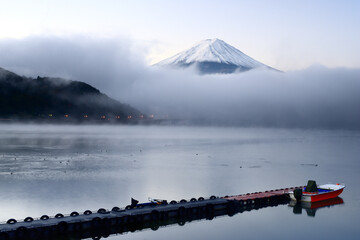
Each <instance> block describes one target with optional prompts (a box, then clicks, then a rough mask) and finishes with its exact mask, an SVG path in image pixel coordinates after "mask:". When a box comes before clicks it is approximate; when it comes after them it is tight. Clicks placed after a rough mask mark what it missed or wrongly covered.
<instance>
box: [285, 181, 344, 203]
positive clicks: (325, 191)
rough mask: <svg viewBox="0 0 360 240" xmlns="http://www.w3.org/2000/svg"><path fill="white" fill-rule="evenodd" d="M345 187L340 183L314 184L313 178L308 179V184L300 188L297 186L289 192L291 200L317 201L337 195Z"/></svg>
mask: <svg viewBox="0 0 360 240" xmlns="http://www.w3.org/2000/svg"><path fill="white" fill-rule="evenodd" d="M344 188H345V185H342V184H339V183H337V184H331V183H328V184H324V185H319V186H318V185H316V182H315V181H313V180H309V181H308V185H307V186H306V187H305V188H303V189H301V188H297V189H295V190H294V191H291V192H289V194H290V198H291V199H292V200H297V201H302V202H318V201H323V200H327V199H331V198H335V197H337V196H339V195H340V194H341V193H342V192H343V190H344Z"/></svg>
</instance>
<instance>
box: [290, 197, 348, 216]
mask: <svg viewBox="0 0 360 240" xmlns="http://www.w3.org/2000/svg"><path fill="white" fill-rule="evenodd" d="M341 204H344V200H343V199H342V198H340V197H336V198H332V199H328V200H324V201H319V202H297V201H290V203H289V207H292V208H293V213H294V214H301V213H302V210H303V209H305V211H306V214H307V215H308V216H309V217H315V214H316V211H317V210H318V209H321V208H325V207H332V206H335V205H341Z"/></svg>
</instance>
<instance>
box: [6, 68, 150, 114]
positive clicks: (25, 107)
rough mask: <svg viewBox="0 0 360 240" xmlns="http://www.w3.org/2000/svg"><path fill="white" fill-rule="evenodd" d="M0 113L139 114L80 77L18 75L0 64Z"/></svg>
mask: <svg viewBox="0 0 360 240" xmlns="http://www.w3.org/2000/svg"><path fill="white" fill-rule="evenodd" d="M0 117H1V118H11V119H13V118H16V119H58V120H61V119H66V120H69V119H73V120H91V119H93V120H101V119H102V120H109V119H116V120H120V119H121V120H125V119H127V120H128V119H132V118H133V119H136V118H143V115H142V114H141V113H140V112H139V111H138V110H137V109H135V108H133V107H131V106H129V105H128V104H122V103H120V102H118V101H116V100H114V99H112V98H110V97H108V96H106V95H105V94H103V93H101V92H100V91H99V90H98V89H96V88H94V87H92V86H90V85H89V84H86V83H84V82H80V81H71V80H65V79H61V78H47V77H44V78H42V77H37V78H35V79H32V78H27V77H22V76H19V75H17V74H15V73H12V72H9V71H7V70H5V69H2V68H0Z"/></svg>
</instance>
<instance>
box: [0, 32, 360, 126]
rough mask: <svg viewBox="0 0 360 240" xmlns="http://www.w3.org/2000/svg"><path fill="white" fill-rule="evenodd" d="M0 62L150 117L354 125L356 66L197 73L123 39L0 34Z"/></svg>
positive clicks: (359, 83)
mask: <svg viewBox="0 0 360 240" xmlns="http://www.w3.org/2000/svg"><path fill="white" fill-rule="evenodd" d="M0 54H1V55H2V56H4V57H2V58H0V66H1V67H4V68H7V69H9V70H13V71H15V72H16V73H19V74H24V75H27V76H34V77H36V76H37V75H40V76H52V77H65V78H70V79H74V80H80V81H84V82H86V83H89V84H91V85H93V86H95V87H97V88H99V89H100V91H102V92H104V93H106V94H108V95H109V96H110V97H113V98H115V99H117V100H120V101H121V102H125V103H129V104H130V105H132V106H134V107H137V108H138V109H139V110H140V111H142V112H144V113H147V114H155V117H157V118H169V119H179V120H185V121H188V122H191V123H196V124H206V125H232V126H266V127H267V126H270V127H300V128H337V129H354V128H356V129H359V128H360V111H358V107H357V106H358V105H359V103H360V70H359V69H346V68H336V69H329V68H326V67H323V66H316V65H315V66H312V67H309V68H308V69H304V70H298V71H291V72H286V73H282V72H275V71H264V70H254V71H249V72H245V73H237V74H229V75H221V74H220V75H198V74H196V71H195V70H194V69H192V68H189V69H186V70H180V71H177V70H170V69H162V68H157V67H151V66H147V65H146V64H145V61H144V59H145V55H146V48H137V46H136V45H135V44H134V43H133V42H132V41H131V40H129V39H126V38H121V39H96V38H92V39H91V38H86V37H81V36H78V37H72V38H66V39H65V38H59V37H47V38H46V37H45V38H44V37H29V38H25V39H22V40H0Z"/></svg>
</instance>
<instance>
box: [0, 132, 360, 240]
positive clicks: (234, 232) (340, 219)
mask: <svg viewBox="0 0 360 240" xmlns="http://www.w3.org/2000/svg"><path fill="white" fill-rule="evenodd" d="M359 173H360V132H358V131H325V130H285V129H258V128H220V127H168V126H51V125H0V189H1V193H2V194H1V196H2V197H1V198H0V221H6V220H7V219H9V218H17V219H24V218H25V217H27V216H33V217H39V216H41V215H43V214H48V215H55V214H56V213H59V212H61V213H70V212H72V211H75V210H76V211H79V212H81V211H84V210H86V209H91V210H97V209H99V208H101V207H102V208H107V209H111V208H112V207H114V206H119V207H124V206H126V205H128V204H129V203H130V198H131V197H134V198H136V199H138V200H140V201H146V200H147V198H148V197H153V198H162V199H167V200H173V199H175V200H180V199H182V198H186V199H190V198H192V197H200V196H203V197H209V196H211V195H217V196H224V195H235V194H241V193H247V192H255V191H264V190H268V189H275V188H283V187H289V186H299V185H304V184H306V182H307V180H308V179H315V180H317V182H318V183H328V182H335V183H337V182H340V183H345V184H346V189H345V191H344V193H343V194H342V195H341V198H342V199H343V201H344V204H339V205H335V206H331V207H326V208H321V209H318V210H317V211H316V214H315V217H309V216H308V215H307V213H306V211H305V210H303V211H302V214H297V215H295V214H294V213H293V209H292V207H290V206H288V205H281V206H278V207H271V208H264V209H260V210H257V211H250V212H244V213H241V214H236V215H234V216H232V217H229V216H223V217H219V218H215V219H213V220H211V221H208V220H203V221H196V222H191V223H186V224H185V225H184V226H179V225H172V226H168V227H161V228H160V229H158V230H157V231H151V230H146V231H136V232H134V233H128V234H123V235H114V236H110V237H109V238H110V239H234V238H237V239H238V238H244V239H260V238H266V239H285V238H290V239H304V238H308V237H309V234H310V233H311V239H315V238H319V239H359V238H360V228H359V227H358V226H359V222H360V216H359V214H360V204H359V202H360V174H359Z"/></svg>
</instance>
